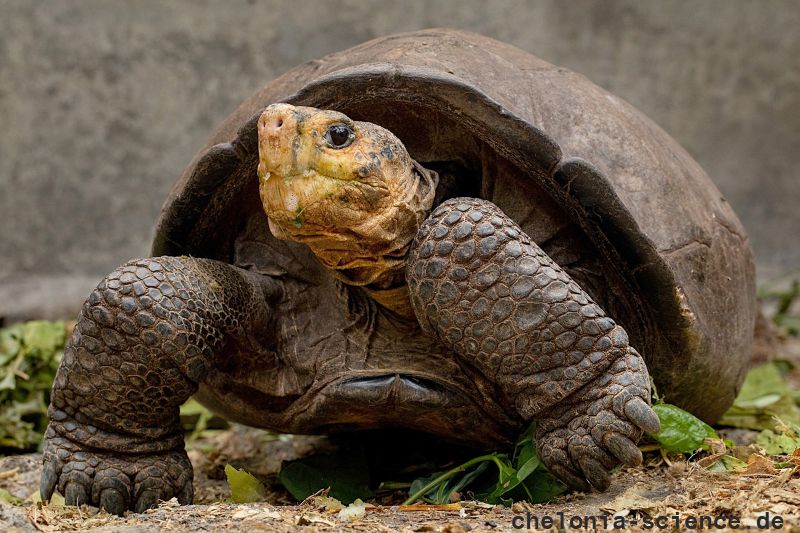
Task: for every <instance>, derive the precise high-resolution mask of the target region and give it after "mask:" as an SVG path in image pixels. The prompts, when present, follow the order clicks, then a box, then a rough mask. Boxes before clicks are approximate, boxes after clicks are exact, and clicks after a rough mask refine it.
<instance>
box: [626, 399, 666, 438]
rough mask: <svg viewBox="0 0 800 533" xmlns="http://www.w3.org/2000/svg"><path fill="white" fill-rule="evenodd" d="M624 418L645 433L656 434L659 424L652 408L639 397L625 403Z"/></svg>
mask: <svg viewBox="0 0 800 533" xmlns="http://www.w3.org/2000/svg"><path fill="white" fill-rule="evenodd" d="M624 411H625V416H627V417H628V420H630V421H631V422H633V423H634V424H636V425H637V426H639V427H640V428H642V430H644V431H646V432H647V433H658V430H659V429H660V428H661V423H660V421H659V420H658V415H656V413H655V411H653V408H652V407H650V406H649V405H647V403H646V402H645V401H644V400H642V399H641V398H639V397H633V398H631V399H630V400H628V401H627V402H626V403H625V408H624Z"/></svg>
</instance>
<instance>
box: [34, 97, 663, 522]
mask: <svg viewBox="0 0 800 533" xmlns="http://www.w3.org/2000/svg"><path fill="white" fill-rule="evenodd" d="M258 131H259V133H258V134H259V141H260V142H259V145H260V162H259V176H260V194H261V200H262V204H263V206H264V210H265V213H266V215H267V216H268V220H269V227H270V231H272V232H273V234H274V236H275V237H277V238H280V239H290V240H294V241H296V242H301V243H304V244H306V245H308V246H309V248H310V249H311V250H312V251H313V252H314V253H315V254H316V256H317V258H318V259H319V260H320V262H321V264H323V265H325V266H327V267H328V268H329V269H331V272H332V273H333V275H334V276H335V277H337V278H338V279H340V280H341V281H343V282H344V283H347V284H350V285H355V286H361V287H362V288H363V290H364V292H365V293H366V294H368V295H370V296H371V297H372V298H373V299H374V300H375V301H376V302H379V303H380V304H381V305H383V306H385V307H386V308H388V309H390V310H391V311H393V312H394V314H392V315H391V316H393V317H394V318H395V319H397V320H398V322H402V320H401V319H400V318H399V317H400V316H402V317H405V318H407V319H413V317H414V316H416V318H417V319H419V321H420V323H421V325H422V327H423V329H424V330H425V331H426V332H427V333H428V334H430V335H433V336H434V337H437V338H438V339H439V340H440V341H441V343H443V344H444V346H447V347H449V348H451V349H452V350H453V352H455V354H453V355H452V358H453V359H451V360H449V361H448V363H455V364H454V365H453V366H451V367H450V368H451V369H452V368H456V369H460V370H462V371H463V373H464V375H465V376H473V375H475V374H476V373H482V374H483V377H481V379H480V380H475V381H473V384H475V385H476V390H477V394H479V395H480V394H483V395H484V396H483V400H484V402H485V403H486V404H492V405H498V406H500V405H502V406H503V408H507V409H509V410H513V409H516V415H517V416H512V417H510V418H509V420H513V421H514V422H516V421H517V420H519V419H520V418H521V419H524V420H531V419H535V420H537V422H538V424H537V430H536V440H537V446H538V449H539V452H540V454H541V457H542V460H543V461H544V463H545V464H546V465H547V467H548V468H549V469H550V470H551V471H552V472H553V473H554V474H556V475H557V476H558V477H560V478H561V479H562V480H564V481H566V482H567V483H569V484H570V485H572V486H573V487H576V488H580V489H584V490H586V489H589V488H590V484H591V486H594V487H595V488H598V489H604V488H605V487H606V486H607V485H608V482H609V476H608V470H610V469H611V468H613V467H614V466H615V465H616V464H618V463H619V462H623V463H626V464H636V463H638V462H640V461H641V453H640V452H639V450H638V448H637V447H636V441H637V440H638V438H639V437H640V436H641V432H642V430H645V431H649V432H654V431H657V430H658V418H657V417H656V415H655V413H654V412H653V411H652V409H651V408H650V406H649V398H650V387H649V379H648V374H647V369H646V368H645V365H644V362H643V360H642V358H641V357H640V356H639V354H638V353H637V352H636V350H634V349H633V348H632V347H631V346H630V345H629V344H628V337H627V335H626V333H625V331H624V330H623V329H622V328H621V327H620V326H618V325H616V324H615V323H614V321H613V320H611V319H610V318H608V317H606V316H605V314H604V313H603V311H602V310H601V309H600V308H599V307H598V306H597V305H596V304H595V303H594V302H593V301H592V300H591V298H589V296H588V295H587V294H586V293H585V292H584V291H583V290H582V289H581V288H580V287H579V286H578V285H577V284H576V283H575V282H574V281H573V280H571V279H570V277H569V276H568V275H567V274H566V273H565V272H564V271H562V269H561V268H560V267H559V266H558V265H557V264H556V263H555V262H553V261H552V260H551V259H550V258H549V257H548V256H547V255H546V254H545V253H544V252H543V251H542V250H541V249H539V247H538V246H536V244H535V243H533V242H531V240H530V239H529V238H528V237H527V236H526V235H525V234H524V233H523V232H522V231H521V230H520V229H519V227H517V225H516V224H514V222H513V221H511V220H510V219H509V218H508V217H506V216H505V215H504V214H503V213H502V212H501V211H500V210H499V209H498V208H497V207H496V206H494V205H492V204H491V203H489V202H486V201H484V200H478V199H466V198H462V199H456V200H450V201H447V202H444V203H443V204H442V205H441V206H440V207H438V208H437V209H435V210H434V211H433V213H432V214H431V215H430V216H429V217H428V216H427V214H428V212H429V211H430V208H431V206H432V203H433V199H434V193H435V189H436V183H437V179H436V175H435V173H431V172H429V171H426V170H425V169H422V168H421V167H420V166H419V165H417V164H416V163H414V162H413V161H412V160H411V158H410V156H409V155H408V153H406V151H405V149H404V148H403V146H402V144H401V143H400V141H399V140H398V139H397V138H396V137H395V136H394V135H392V134H391V133H390V132H388V131H386V130H384V129H383V128H380V127H379V126H376V125H374V124H370V123H363V122H353V121H351V120H350V119H349V118H348V117H346V116H344V115H342V114H341V113H336V112H332V111H320V110H315V109H313V108H298V107H293V106H291V105H288V104H276V105H273V106H270V107H268V108H267V109H266V110H265V111H264V113H263V115H262V117H261V119H260V120H259V126H258ZM426 217H427V219H426ZM423 220H424V222H423ZM420 225H421V227H420ZM415 236H416V237H415ZM412 241H413V242H412ZM406 281H407V282H408V286H406ZM291 283H295V282H292V281H289V278H281V277H277V278H275V277H270V276H267V275H265V276H260V275H258V274H254V273H250V272H247V271H245V270H241V269H238V268H236V267H233V266H230V265H227V264H223V263H220V262H216V261H211V260H202V259H193V258H175V257H161V258H154V259H141V260H137V261H133V262H131V263H129V264H127V265H125V266H123V267H121V268H120V269H118V270H116V271H115V272H114V273H112V274H111V275H109V276H108V277H107V278H106V279H105V280H104V281H103V282H101V284H100V285H99V286H98V287H97V289H95V291H94V292H93V293H92V295H91V296H90V297H89V299H88V301H87V302H86V304H85V306H84V308H83V311H82V312H81V315H80V317H79V320H78V324H77V326H76V328H75V332H74V333H73V335H72V338H71V339H70V341H69V343H68V346H67V348H66V350H65V354H64V359H63V361H62V364H61V368H60V369H59V372H58V375H57V376H56V381H55V383H54V386H53V396H52V403H51V406H50V411H49V416H50V426H49V428H48V430H47V434H46V440H45V452H44V467H43V471H42V486H41V492H42V497H43V498H44V499H47V498H49V497H50V495H51V494H52V492H53V490H55V489H56V488H58V490H59V491H60V492H61V493H62V494H64V495H65V497H66V500H67V503H68V504H81V503H84V502H86V503H92V504H94V505H99V506H101V507H103V508H105V509H107V510H108V511H110V512H113V513H117V514H121V513H123V512H124V511H125V510H127V509H133V510H136V511H142V510H144V509H146V508H148V507H150V506H152V505H154V504H156V503H157V501H158V500H159V499H169V498H171V497H172V496H177V497H178V499H179V500H180V501H181V502H183V503H188V502H190V501H191V499H192V486H191V482H192V469H191V465H190V464H189V462H188V459H187V457H186V453H185V452H184V450H183V438H182V433H181V430H180V426H179V423H178V422H179V418H178V408H179V406H180V405H181V404H182V403H183V402H184V401H185V400H186V399H187V398H188V397H189V396H190V395H191V394H193V393H194V392H195V391H196V390H197V388H198V383H200V382H203V380H204V376H206V375H207V374H209V369H211V368H215V369H220V373H221V374H224V372H225V370H224V366H225V365H224V364H221V363H222V362H224V357H226V356H229V357H234V358H235V357H250V356H252V357H253V358H254V359H257V358H258V357H259V356H260V355H261V354H264V353H268V352H269V350H266V349H264V348H265V346H264V345H262V344H261V343H263V342H265V340H266V339H263V338H262V337H264V336H268V335H272V334H273V333H275V335H276V339H277V340H278V341H280V340H289V339H286V338H285V337H286V334H285V332H284V331H280V332H276V327H275V324H274V321H275V320H276V317H277V316H279V315H277V314H276V313H275V309H276V302H278V301H279V300H278V299H279V298H281V297H282V296H283V295H289V299H290V300H292V299H293V298H292V296H291V295H290V293H291V290H290V287H292V285H291ZM295 289H296V287H295ZM359 290H360V289H359ZM303 291H304V289H300V292H301V293H302V292H303ZM292 294H294V293H292ZM409 294H410V299H409ZM294 296H297V294H294ZM306 297H307V298H310V297H309V296H306ZM356 301H358V299H357V298H356V299H353V300H352V302H356ZM280 302H281V305H282V303H283V300H282V299H281V300H280ZM299 303H300V304H301V305H299V307H297V309H300V310H301V311H297V312H298V313H299V316H300V318H303V319H304V322H303V323H304V324H311V323H310V322H308V318H309V314H308V313H326V312H331V311H333V312H342V311H341V310H336V309H333V310H332V309H326V308H322V306H320V307H315V306H316V305H318V302H317V301H316V300H308V301H301V302H299ZM306 304H307V306H306ZM412 305H413V309H412ZM294 312H295V308H293V307H289V308H288V311H287V313H288V314H287V315H285V316H283V318H286V317H287V316H288V318H291V319H293V318H295V316H294V314H293V313H294ZM314 316H316V315H313V314H312V315H311V316H310V317H311V318H313V317H314ZM365 316H366V315H365ZM304 327H305V326H304ZM309 327H310V326H309ZM371 327H373V326H366V330H365V332H366V333H367V337H366V338H371V336H372V335H373V334H375V335H376V338H381V332H380V331H374V330H372V329H370V328H371ZM277 329H280V328H277ZM414 329H416V328H414ZM295 330H296V326H295ZM295 333H296V331H295ZM317 333H318V334H319V335H320V337H319V339H318V340H320V341H322V340H323V339H324V337H325V331H321V332H317ZM338 333H339V332H336V334H338ZM384 333H385V332H384ZM282 335H283V337H282ZM389 337H391V336H389ZM364 338H365V337H362V336H359V337H357V339H359V340H358V341H357V342H367V343H368V342H369V341H368V340H367V341H365V340H363V339H364ZM387 338H388V337H387ZM384 340H385V339H384ZM390 340H391V341H392V342H390V343H389V346H391V348H390V349H389V354H395V353H396V354H397V358H398V360H397V361H394V360H392V359H391V358H387V353H385V351H384V352H382V353H380V354H378V353H377V352H376V353H375V354H370V353H369V350H366V351H365V352H364V354H363V355H364V360H363V361H367V360H369V359H370V357H369V356H370V355H375V357H376V358H375V359H374V360H373V361H372V362H373V363H374V362H375V361H379V362H381V364H384V363H385V365H388V367H391V369H390V370H392V371H393V372H395V373H397V374H398V375H399V374H400V373H402V372H401V371H403V370H404V369H403V364H402V363H403V358H404V357H406V358H407V356H408V352H407V351H404V348H405V347H404V346H403V341H402V339H399V338H395V337H391V339H390ZM428 340H429V341H430V343H431V345H433V346H434V347H435V349H436V350H441V352H443V353H446V352H447V350H445V349H443V348H442V346H441V344H439V343H438V342H436V341H435V340H434V339H428ZM345 341H346V342H345V344H344V346H347V342H349V340H348V339H347V338H345ZM395 341H397V342H395ZM290 344H291V341H290ZM423 344H424V343H423ZM294 346H297V345H296V344H295V345H294ZM303 346H305V345H303ZM325 346H326V345H325V344H324V342H321V343H320V344H319V345H316V344H313V345H308V346H305V348H304V349H303V350H301V353H299V354H295V356H296V357H300V356H303V357H305V355H307V356H308V357H307V358H305V359H303V364H300V363H299V360H292V359H284V360H282V361H281V363H282V364H285V365H286V366H287V367H288V368H285V369H284V370H287V371H288V372H287V373H286V374H285V375H284V378H285V379H291V378H286V376H292V372H291V371H292V370H298V374H295V375H294V376H293V377H294V379H295V381H294V383H293V384H292V383H290V385H292V386H291V387H290V389H291V390H292V391H293V392H294V393H299V392H302V390H301V389H302V387H300V386H299V384H298V382H297V381H296V379H297V378H298V375H299V374H304V376H303V377H304V378H306V379H310V378H311V377H313V378H314V379H312V380H311V381H310V382H312V383H313V382H314V380H316V379H320V378H321V381H323V382H324V381H325V377H326V375H330V374H331V372H334V373H335V372H341V373H346V372H352V373H353V375H354V376H358V375H359V371H363V370H364V368H354V367H350V366H348V367H346V368H337V367H335V366H333V367H331V366H326V365H324V364H323V365H321V366H320V367H319V368H320V369H321V370H320V374H321V375H320V376H309V374H311V373H313V372H314V371H316V369H315V368H313V367H314V366H315V365H316V364H317V363H321V362H322V361H320V358H322V359H324V358H325V356H327V355H331V354H330V353H326V352H325ZM332 346H336V345H335V344H333V345H332ZM226 347H227V348H226ZM234 348H235V350H234ZM384 348H385V346H384ZM306 349H307V350H308V351H305V350H306ZM318 350H321V351H318ZM333 351H335V352H336V353H335V354H333V355H337V356H338V355H348V354H347V353H343V351H344V352H347V349H346V348H344V349H342V350H340V349H339V348H338V347H337V348H334V349H333ZM436 353H437V354H438V355H442V354H441V353H440V352H438V351H437V352H436ZM425 354H426V356H429V355H430V353H429V352H425ZM448 355H449V354H448ZM444 357H447V355H444ZM333 359H334V360H335V359H336V358H333ZM356 359H358V358H357V357H356ZM341 360H342V361H348V358H347V357H342V358H341ZM230 362H233V363H235V362H236V360H235V359H234V360H233V361H230ZM309 362H311V363H313V364H310V365H309V364H308V363H309ZM351 362H352V361H351ZM348 364H349V363H348ZM217 365H219V366H217ZM292 365H295V366H297V367H302V368H292ZM304 365H305V366H304ZM355 366H358V364H356V365H355ZM365 366H369V365H365ZM254 368H258V367H257V366H256V367H254ZM270 368H273V369H274V367H270ZM381 368H384V369H385V367H383V366H382V367H381ZM434 368H438V370H439V372H442V369H441V368H440V367H434ZM369 369H370V371H373V372H374V371H375V370H377V369H378V368H372V367H370V368H369ZM411 370H415V369H414V368H412V369H411ZM476 370H477V372H476ZM411 374H412V375H413V374H414V372H411ZM253 377H256V378H258V379H256V380H254V381H253V383H250V382H248V383H247V386H248V387H249V386H251V385H253V384H254V383H260V385H261V386H262V388H263V389H267V390H268V392H265V393H264V395H263V396H264V397H267V398H271V397H272V396H271V394H273V393H274V392H275V391H274V390H273V388H272V387H270V386H266V387H265V386H264V385H265V384H266V385H271V384H277V385H281V383H275V382H273V383H270V380H271V379H274V380H278V379H280V378H278V377H277V375H276V376H272V375H271V374H270V373H269V371H268V370H265V371H264V373H263V375H256V376H253ZM450 377H452V376H450ZM461 377H464V376H461ZM208 381H211V379H210V378H209V380H208ZM208 381H206V382H205V384H208ZM384 381H385V380H384ZM390 381H391V380H390ZM453 381H454V382H455V381H459V380H453ZM229 383H234V384H236V383H241V382H236V381H235V380H234V381H232V382H229ZM375 383H376V384H375V385H374V386H375V387H380V383H381V380H380V379H378V380H377V381H376V382H375ZM478 383H481V384H482V385H480V386H477V385H478ZM284 384H285V383H284ZM362 385H363V384H362ZM495 385H496V388H495ZM234 386H235V385H234ZM420 386H421V385H420ZM293 387H294V388H293ZM212 388H213V387H212ZM243 388H246V387H243ZM295 389H297V390H295ZM497 389H499V391H500V396H502V397H497V396H498V394H497V392H496V390H497ZM247 390H249V389H247ZM278 390H279V391H281V390H283V389H282V388H281V387H278ZM323 390H329V389H323ZM442 390H449V389H447V387H443V388H442ZM442 390H439V392H442ZM217 392H219V391H217ZM254 392H255V393H259V390H258V387H257V386H256V387H255V389H254ZM377 392H378V393H380V391H377ZM312 394H313V393H312ZM449 394H454V396H453V399H454V400H455V401H456V402H459V401H462V400H464V399H465V398H463V397H459V396H458V393H457V392H455V393H453V392H450V393H449ZM222 396H224V394H223V395H222ZM320 396H323V397H322V398H320V401H322V402H323V403H322V407H325V403H324V402H325V398H324V396H325V395H324V394H321V395H320ZM378 396H380V394H378ZM411 396H412V397H413V396H414V395H413V394H412V395H411ZM465 396H466V397H469V398H471V397H472V396H471V395H470V394H467V395H465ZM289 397H290V398H291V395H289ZM311 399H313V398H311ZM304 400H310V398H305V397H304ZM312 403H313V402H312ZM245 405H250V404H245ZM304 405H305V404H304ZM411 406H412V407H413V406H414V404H413V403H412V404H411ZM265 407H267V408H268V407H269V406H265ZM403 407H409V406H408V405H405V406H403ZM417 407H418V408H419V409H426V407H419V406H417ZM248 409H251V410H252V407H243V408H242V407H241V406H240V408H239V411H236V410H235V409H233V410H232V411H231V413H232V414H233V415H236V416H239V417H241V418H242V419H245V420H246V419H247V417H248V415H249V416H253V415H252V411H250V412H248ZM478 411H480V410H478ZM308 412H312V413H313V412H314V411H313V410H311V409H309V410H308ZM321 412H323V413H324V412H325V409H322V410H321ZM425 414H435V413H425ZM398 416H399V415H398ZM517 417H519V418H517ZM430 420H431V422H430V423H431V424H436V418H435V416H432V418H431V419H430ZM470 420H471V419H470ZM326 422H327V421H326V420H320V421H319V424H320V427H325V424H326ZM392 422H395V421H394V420H393V421H392ZM396 422H397V423H400V424H402V422H403V421H402V420H397V421H396ZM280 427H283V426H282V424H276V429H280ZM306 427H313V420H310V421H308V423H307V424H306ZM586 480H588V482H587V481H586Z"/></svg>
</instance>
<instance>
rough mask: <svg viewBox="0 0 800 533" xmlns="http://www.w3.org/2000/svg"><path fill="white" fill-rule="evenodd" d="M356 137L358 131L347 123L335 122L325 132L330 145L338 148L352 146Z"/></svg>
mask: <svg viewBox="0 0 800 533" xmlns="http://www.w3.org/2000/svg"><path fill="white" fill-rule="evenodd" d="M355 138H356V132H354V131H353V128H351V127H350V126H348V125H347V124H341V123H339V124H333V125H332V126H329V127H328V131H326V132H325V142H327V143H328V146H330V147H331V148H336V149H337V150H338V149H340V148H344V147H346V146H350V144H352V142H353V140H355Z"/></svg>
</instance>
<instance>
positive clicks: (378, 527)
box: [0, 341, 800, 533]
mask: <svg viewBox="0 0 800 533" xmlns="http://www.w3.org/2000/svg"><path fill="white" fill-rule="evenodd" d="M781 356H782V357H783V358H786V359H790V360H793V361H796V362H800V342H798V341H794V343H793V344H790V345H786V346H783V347H782V349H781ZM788 380H789V383H790V384H791V385H792V386H793V387H794V388H795V390H798V389H800V368H798V367H795V370H794V371H793V372H792V374H791V375H790V376H788ZM721 433H722V434H723V436H724V437H726V438H730V439H731V440H733V441H734V442H736V443H737V444H740V445H745V444H747V443H748V442H749V441H752V439H753V438H754V437H755V435H756V433H755V432H752V431H748V430H727V431H725V430H723V431H721ZM331 446H333V443H332V442H331V441H330V440H328V439H326V438H324V437H304V436H278V435H274V434H270V433H267V432H264V431H260V430H254V429H250V428H246V427H244V426H236V425H234V426H233V427H231V429H228V430H225V431H221V432H218V433H216V434H211V435H207V436H205V437H203V438H202V439H199V440H197V441H195V442H193V443H192V444H191V446H190V452H189V456H190V458H191V460H192V463H193V465H194V468H195V505H190V506H179V505H178V504H177V502H176V501H171V502H164V503H162V504H161V506H160V507H159V508H157V509H153V510H151V511H148V512H147V513H144V514H138V515H137V514H130V513H129V514H128V515H127V516H125V517H116V516H111V515H108V514H107V513H105V512H98V510H97V509H95V508H91V507H84V508H82V509H77V508H74V507H64V506H63V505H59V504H58V503H57V502H53V503H51V504H50V505H43V504H42V503H41V502H37V501H32V499H34V498H35V497H34V498H32V496H33V495H34V494H36V493H37V492H38V480H39V472H40V461H41V457H40V456H39V455H38V454H29V455H20V456H10V457H5V458H2V459H0V492H1V491H2V489H5V490H6V491H8V492H9V493H10V494H11V495H13V496H16V497H18V498H21V499H22V500H27V501H21V502H17V503H16V504H15V505H11V504H8V503H6V502H4V501H3V499H2V498H0V531H36V530H38V531H98V532H100V531H103V532H111V531H115V532H132V531H280V532H295V531H320V532H323V531H333V530H336V531H403V532H448V533H457V532H465V531H475V532H477V531H516V530H520V529H527V528H528V527H530V528H531V529H543V530H548V529H549V530H571V529H575V530H596V529H600V530H602V529H618V530H619V529H626V530H633V531H652V530H662V531H683V530H691V529H699V527H698V526H697V524H693V523H692V522H691V520H693V519H699V517H702V516H707V517H713V520H714V523H713V524H711V527H709V524H708V523H707V522H706V523H705V524H704V525H705V527H704V529H717V530H724V531H727V530H735V529H751V530H759V529H762V530H765V529H769V530H776V529H780V530H783V531H800V454H798V455H797V457H796V459H795V463H796V465H797V466H795V467H794V468H783V469H780V470H775V469H770V468H769V467H768V468H748V470H746V471H745V472H746V473H734V472H723V473H714V472H710V471H708V470H706V469H705V468H704V466H705V465H704V461H703V458H702V457H701V456H698V457H690V458H688V460H687V459H686V458H684V457H683V456H682V455H678V456H671V457H669V458H667V459H666V460H665V459H664V458H662V456H661V455H660V454H659V453H657V452H652V453H648V454H646V456H645V463H644V465H642V466H641V467H637V468H626V469H622V470H620V471H619V472H617V473H616V474H615V475H614V481H613V483H612V486H611V488H610V489H609V490H608V491H607V492H605V493H600V494H598V493H592V494H583V493H573V494H568V495H565V496H561V497H558V498H556V499H555V500H554V501H552V502H551V503H548V504H539V505H532V504H520V503H517V504H514V506H513V507H511V508H506V507H502V506H491V505H487V504H483V503H478V502H471V501H462V502H457V503H453V504H449V505H446V506H438V507H436V506H429V505H413V506H407V507H400V506H399V505H398V504H399V503H400V502H402V500H403V498H404V497H405V496H406V493H405V492H404V491H394V492H386V493H380V494H379V495H378V496H377V497H376V498H374V499H372V500H370V502H369V503H368V506H367V507H366V509H365V512H364V514H363V516H361V517H358V518H357V520H355V521H353V522H347V523H345V522H342V521H341V519H340V518H339V516H338V511H331V510H329V509H328V508H326V507H325V500H324V499H321V498H318V497H317V498H314V497H312V498H310V499H308V500H307V501H305V502H303V503H301V504H296V503H294V501H293V499H292V498H291V496H290V495H289V494H288V493H287V492H286V491H285V490H284V489H283V488H282V487H281V486H280V485H279V484H278V483H277V482H276V479H275V476H276V474H277V471H278V469H279V468H280V464H281V461H283V460H285V459H291V458H296V457H300V456H303V455H306V454H308V453H309V452H311V451H319V450H325V449H326V448H329V447H331ZM735 450H737V451H736V454H737V456H738V455H741V456H740V457H739V458H740V459H742V460H744V461H747V460H748V458H749V454H750V451H751V449H750V448H748V447H747V446H740V447H738V448H735ZM772 459H773V460H774V461H790V460H792V458H787V457H783V458H780V457H773V458H772ZM225 464H231V465H233V466H235V467H237V468H244V469H246V470H247V471H248V472H250V473H252V474H254V475H255V476H256V477H258V478H259V479H260V480H262V481H263V482H264V483H265V485H266V487H267V495H266V502H265V503H257V504H238V505H237V504H233V503H225V501H226V500H228V499H229V498H230V492H229V490H228V486H227V483H226V481H225V475H224V471H223V470H224V466H225ZM747 472H749V473H747ZM659 517H661V518H659ZM548 520H551V522H548ZM562 520H563V522H562ZM658 520H660V521H658ZM687 520H688V523H687ZM706 520H708V519H706ZM537 526H538V527H537ZM720 526H723V527H720Z"/></svg>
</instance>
